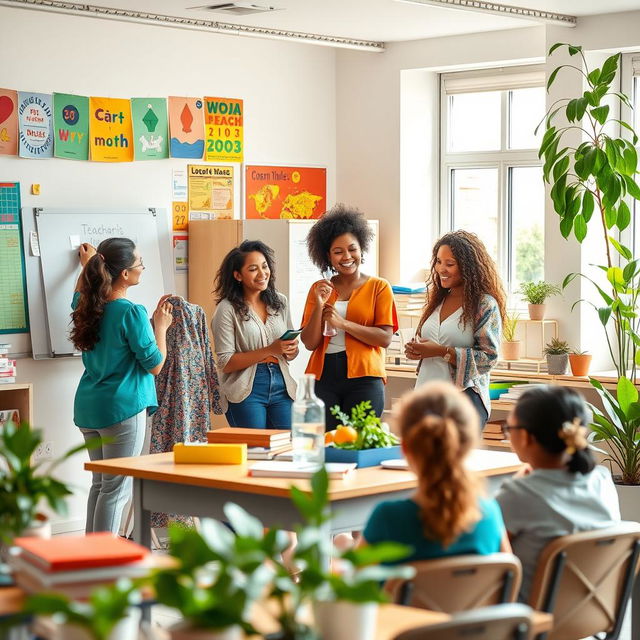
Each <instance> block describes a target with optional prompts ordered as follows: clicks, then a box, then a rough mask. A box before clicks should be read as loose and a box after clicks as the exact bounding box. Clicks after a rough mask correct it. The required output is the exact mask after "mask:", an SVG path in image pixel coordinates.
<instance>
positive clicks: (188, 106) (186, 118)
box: [169, 96, 204, 160]
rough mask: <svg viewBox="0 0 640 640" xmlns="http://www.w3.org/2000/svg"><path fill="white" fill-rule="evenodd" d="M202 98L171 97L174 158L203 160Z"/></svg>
mask: <svg viewBox="0 0 640 640" xmlns="http://www.w3.org/2000/svg"><path fill="white" fill-rule="evenodd" d="M202 107H203V102H202V98H182V97H176V96H169V135H170V136H171V142H170V146H169V151H170V153H171V157H172V158H191V159H195V160H202V156H203V154H204V111H203V108H202Z"/></svg>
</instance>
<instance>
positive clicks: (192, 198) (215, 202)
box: [187, 164, 233, 220]
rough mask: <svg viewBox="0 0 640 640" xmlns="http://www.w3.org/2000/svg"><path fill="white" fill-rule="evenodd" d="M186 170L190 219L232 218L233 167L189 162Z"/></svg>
mask: <svg viewBox="0 0 640 640" xmlns="http://www.w3.org/2000/svg"><path fill="white" fill-rule="evenodd" d="M187 170H188V171H187V176H188V181H189V217H190V219H196V218H203V217H204V218H209V219H211V220H213V219H225V218H233V167H225V166H216V165H206V164H204V165H200V164H190V165H189V166H188V167H187ZM194 213H195V214H196V215H193V214H194ZM198 214H208V215H198Z"/></svg>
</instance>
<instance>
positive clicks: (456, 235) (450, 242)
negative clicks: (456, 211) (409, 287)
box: [417, 230, 507, 334]
mask: <svg viewBox="0 0 640 640" xmlns="http://www.w3.org/2000/svg"><path fill="white" fill-rule="evenodd" d="M444 245H446V246H448V247H450V248H451V253H453V257H454V258H455V259H456V262H457V263H458V268H459V269H460V276H461V278H462V282H463V283H464V300H463V302H462V325H463V327H466V326H467V325H468V326H471V327H473V326H475V324H476V319H477V317H478V310H479V308H480V302H481V299H482V296H483V295H484V294H488V295H490V296H492V297H493V298H494V299H495V301H496V302H497V303H498V309H499V310H500V317H501V319H502V322H503V323H504V321H505V318H506V314H507V310H506V296H505V293H504V289H503V287H502V283H501V281H500V276H499V275H498V269H497V268H496V263H495V262H494V261H493V258H492V257H491V256H490V255H489V252H488V251H487V248H486V247H485V246H484V244H483V242H482V240H480V238H478V236H477V235H476V234H475V233H469V232H468V231H461V230H459V231H451V232H450V233H445V234H444V235H443V236H442V237H441V238H440V239H439V240H438V241H437V242H436V243H435V245H434V246H433V254H432V257H431V272H430V275H429V280H428V291H429V293H428V294H427V303H426V304H425V307H424V310H423V312H422V317H421V318H420V322H419V323H418V329H417V333H418V334H419V333H420V330H421V329H422V325H423V324H424V323H425V320H426V319H427V318H428V317H429V316H430V315H431V314H432V313H433V312H434V311H435V310H436V309H437V308H438V305H439V304H440V303H441V302H442V301H443V300H444V299H445V298H446V296H447V293H448V291H449V290H448V289H445V288H444V287H443V286H442V284H441V283H440V278H439V276H438V274H437V272H436V262H437V258H438V250H439V249H440V247H442V246H444Z"/></svg>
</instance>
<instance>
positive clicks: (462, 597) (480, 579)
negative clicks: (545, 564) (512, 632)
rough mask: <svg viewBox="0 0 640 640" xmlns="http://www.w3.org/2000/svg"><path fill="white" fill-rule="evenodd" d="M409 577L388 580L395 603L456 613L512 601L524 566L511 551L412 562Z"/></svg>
mask: <svg viewBox="0 0 640 640" xmlns="http://www.w3.org/2000/svg"><path fill="white" fill-rule="evenodd" d="M410 564H411V566H413V567H415V570H416V574H415V576H414V577H413V578H410V579H406V580H405V579H399V578H398V579H394V580H389V581H388V582H387V583H386V584H385V591H387V593H389V594H390V596H391V599H392V601H393V602H395V603H396V604H404V605H410V606H412V607H420V608H422V609H430V610H432V611H442V612H444V613H455V612H457V611H466V610H468V609H478V608H479V607H488V606H490V605H494V604H501V603H504V602H513V601H514V600H515V599H516V596H517V594H518V589H519V588H520V580H521V576H522V568H521V566H520V561H519V560H518V558H516V556H514V555H512V554H510V553H492V554H489V555H486V556H481V555H465V556H451V557H449V558H438V559H435V560H421V561H418V562H412V563H410Z"/></svg>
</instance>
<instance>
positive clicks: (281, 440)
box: [207, 427, 291, 460]
mask: <svg viewBox="0 0 640 640" xmlns="http://www.w3.org/2000/svg"><path fill="white" fill-rule="evenodd" d="M207 442H209V443H222V444H225V443H227V444H238V443H240V444H246V445H247V458H249V460H271V459H273V458H274V457H275V456H277V455H278V454H280V453H283V452H285V451H289V450H290V449H291V431H290V430H289V429H249V428H245V427H223V428H222V429H214V430H213V431H208V432H207Z"/></svg>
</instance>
